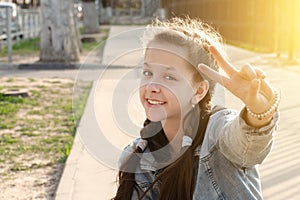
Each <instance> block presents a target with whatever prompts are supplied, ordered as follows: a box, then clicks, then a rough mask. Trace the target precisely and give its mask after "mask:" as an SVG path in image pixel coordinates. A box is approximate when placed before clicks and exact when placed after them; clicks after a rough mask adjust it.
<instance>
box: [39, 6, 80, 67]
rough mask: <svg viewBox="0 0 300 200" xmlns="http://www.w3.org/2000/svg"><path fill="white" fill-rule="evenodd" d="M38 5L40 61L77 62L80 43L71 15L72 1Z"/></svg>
mask: <svg viewBox="0 0 300 200" xmlns="http://www.w3.org/2000/svg"><path fill="white" fill-rule="evenodd" d="M40 3H41V20H42V23H41V40H40V41H41V42H40V46H41V51H40V60H41V61H46V62H49V61H50V62H51V61H57V62H70V61H78V60H79V51H80V41H79V34H78V31H77V27H76V25H75V17H74V14H73V5H74V2H73V0H63V1H62V0H41V2H40Z"/></svg>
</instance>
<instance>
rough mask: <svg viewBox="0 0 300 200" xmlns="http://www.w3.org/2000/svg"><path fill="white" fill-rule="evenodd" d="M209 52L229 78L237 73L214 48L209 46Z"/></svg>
mask: <svg viewBox="0 0 300 200" xmlns="http://www.w3.org/2000/svg"><path fill="white" fill-rule="evenodd" d="M209 51H210V53H211V54H212V56H213V57H214V58H215V59H216V61H217V62H218V64H219V66H220V67H221V68H222V69H223V70H224V71H225V72H226V74H227V75H228V76H229V77H230V76H231V75H233V74H234V73H236V72H237V71H238V70H237V69H236V68H235V67H234V66H233V65H232V64H231V63H230V62H228V60H227V59H226V58H225V57H224V56H223V55H222V54H221V52H220V51H219V50H218V49H217V48H216V47H215V46H210V47H209Z"/></svg>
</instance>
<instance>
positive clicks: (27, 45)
mask: <svg viewBox="0 0 300 200" xmlns="http://www.w3.org/2000/svg"><path fill="white" fill-rule="evenodd" d="M79 32H80V33H81V34H82V32H83V29H82V27H80V28H79ZM108 32H109V29H107V28H103V29H101V30H100V33H101V34H103V37H101V39H100V41H98V42H84V43H82V50H83V52H89V51H91V50H93V49H94V48H95V47H97V46H99V44H101V43H102V41H105V40H106V39H107V37H108ZM12 51H13V54H18V55H26V54H33V53H39V51H40V38H33V39H29V40H21V41H20V42H19V44H14V45H13V47H12ZM7 54H8V49H7V47H4V48H3V50H2V51H0V57H4V56H7Z"/></svg>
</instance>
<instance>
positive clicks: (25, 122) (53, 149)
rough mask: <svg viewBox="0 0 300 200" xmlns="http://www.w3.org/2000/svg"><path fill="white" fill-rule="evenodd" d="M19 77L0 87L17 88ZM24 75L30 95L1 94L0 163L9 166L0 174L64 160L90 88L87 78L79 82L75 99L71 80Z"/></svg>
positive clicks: (31, 168) (68, 152)
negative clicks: (78, 91)
mask: <svg viewBox="0 0 300 200" xmlns="http://www.w3.org/2000/svg"><path fill="white" fill-rule="evenodd" d="M19 79H20V78H16V79H14V80H13V81H11V82H8V83H9V84H10V86H5V87H3V86H1V89H11V88H16V85H14V82H17V81H20V80H19ZM23 79H24V80H23V81H25V82H26V81H27V82H28V83H31V88H29V92H30V95H29V97H24V98H22V97H9V96H5V95H3V94H0V165H4V166H8V167H7V170H6V171H0V176H2V175H3V176H4V175H8V174H10V175H11V174H13V173H17V172H18V171H27V170H33V169H35V168H41V167H44V166H51V165H56V164H58V163H64V162H65V161H66V159H67V157H68V156H69V154H70V150H71V147H72V144H73V139H74V135H75V132H76V128H77V125H78V122H79V120H80V118H81V116H82V114H83V110H84V107H85V103H86V100H87V98H88V94H89V90H90V88H91V83H90V82H81V84H79V85H80V88H79V89H80V95H79V96H77V97H76V101H74V98H73V86H74V83H73V81H71V80H70V81H65V82H64V81H59V80H57V81H53V82H52V84H49V80H44V81H42V82H41V81H39V80H38V79H33V78H30V80H29V79H27V80H26V79H25V78H23ZM2 82H6V80H2ZM0 83H1V79H0ZM8 83H7V82H6V84H8ZM45 83H48V84H45ZM32 84H33V86H32ZM73 101H74V102H75V103H73ZM36 159H37V160H40V162H37V161H35V160H36Z"/></svg>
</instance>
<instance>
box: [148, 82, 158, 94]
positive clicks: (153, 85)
mask: <svg viewBox="0 0 300 200" xmlns="http://www.w3.org/2000/svg"><path fill="white" fill-rule="evenodd" d="M160 87H161V86H160V85H159V84H157V83H153V82H151V83H148V84H147V85H146V89H147V90H148V91H149V92H151V93H159V92H160V89H161V88H160Z"/></svg>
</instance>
